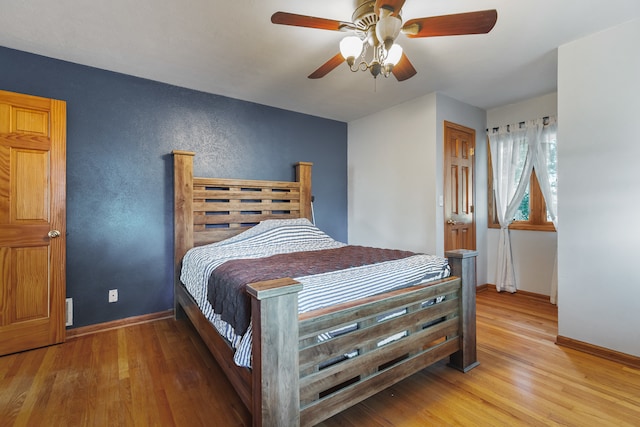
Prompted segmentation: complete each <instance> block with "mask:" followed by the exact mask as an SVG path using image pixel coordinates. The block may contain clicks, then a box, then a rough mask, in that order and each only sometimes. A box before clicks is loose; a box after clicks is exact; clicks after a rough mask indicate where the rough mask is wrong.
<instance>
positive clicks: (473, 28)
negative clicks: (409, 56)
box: [402, 9, 498, 38]
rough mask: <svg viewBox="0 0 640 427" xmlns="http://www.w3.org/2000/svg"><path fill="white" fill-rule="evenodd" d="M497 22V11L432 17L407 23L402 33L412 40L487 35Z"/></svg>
mask: <svg viewBox="0 0 640 427" xmlns="http://www.w3.org/2000/svg"><path fill="white" fill-rule="evenodd" d="M497 20H498V12H497V11H496V10H495V9H491V10H482V11H479V12H467V13H457V14H453V15H443V16H432V17H429V18H418V19H411V20H409V21H407V22H406V23H405V24H404V26H403V27H402V32H403V33H405V34H406V35H407V37H410V38H415V37H438V36H459V35H464V34H486V33H488V32H489V31H491V29H492V28H493V26H494V25H496V21H497Z"/></svg>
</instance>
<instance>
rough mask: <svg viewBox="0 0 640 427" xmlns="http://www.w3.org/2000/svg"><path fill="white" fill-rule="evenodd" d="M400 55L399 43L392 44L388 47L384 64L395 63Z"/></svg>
mask: <svg viewBox="0 0 640 427" xmlns="http://www.w3.org/2000/svg"><path fill="white" fill-rule="evenodd" d="M401 57H402V47H401V46H400V45H399V44H394V45H393V46H391V49H389V52H388V53H387V59H386V60H385V61H384V63H385V64H391V65H396V64H397V63H398V61H400V58H401Z"/></svg>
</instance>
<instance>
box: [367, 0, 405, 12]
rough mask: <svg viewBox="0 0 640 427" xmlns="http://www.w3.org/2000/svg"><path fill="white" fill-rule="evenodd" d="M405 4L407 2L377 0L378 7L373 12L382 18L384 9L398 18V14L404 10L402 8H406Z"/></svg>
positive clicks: (402, 0)
mask: <svg viewBox="0 0 640 427" xmlns="http://www.w3.org/2000/svg"><path fill="white" fill-rule="evenodd" d="M404 2H405V0H376V5H375V6H374V9H373V11H374V12H375V14H376V16H380V9H381V8H384V9H388V10H391V11H392V13H391V15H392V16H398V13H400V9H402V6H404Z"/></svg>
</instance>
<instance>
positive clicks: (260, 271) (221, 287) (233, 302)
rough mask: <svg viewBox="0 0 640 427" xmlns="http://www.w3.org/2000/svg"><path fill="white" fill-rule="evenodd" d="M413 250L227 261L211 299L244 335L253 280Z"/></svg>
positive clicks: (360, 249)
mask: <svg viewBox="0 0 640 427" xmlns="http://www.w3.org/2000/svg"><path fill="white" fill-rule="evenodd" d="M412 255H414V253H413V252H409V251H400V250H394V249H379V248H370V247H365V246H344V247H341V248H337V249H325V250H319V251H308V252H295V253H290V254H281V255H273V256H270V257H266V258H257V259H239V260H232V261H227V262H225V263H224V264H222V265H220V266H219V267H217V268H216V269H215V270H214V271H213V274H212V275H211V277H210V278H209V286H208V299H209V302H210V303H211V305H212V306H213V309H214V311H215V312H216V313H219V314H220V315H221V317H222V320H224V321H226V322H227V323H229V324H230V325H231V326H232V327H233V328H234V330H235V332H236V334H238V335H243V334H244V333H245V332H246V330H247V328H248V326H249V322H250V313H251V311H250V310H251V307H250V300H249V296H248V295H247V293H246V292H245V287H246V285H247V284H249V283H254V282H260V281H263V280H271V279H279V278H283V277H291V278H296V277H304V276H310V275H313V274H321V273H326V272H329V271H338V270H344V269H346V268H350V267H360V266H363V265H368V264H375V263H379V262H384V261H391V260H396V259H401V258H407V257H409V256H412Z"/></svg>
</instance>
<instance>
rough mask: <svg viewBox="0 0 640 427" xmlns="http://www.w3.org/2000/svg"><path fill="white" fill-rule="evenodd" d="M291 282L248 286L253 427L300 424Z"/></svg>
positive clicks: (294, 299)
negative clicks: (250, 324) (251, 347)
mask: <svg viewBox="0 0 640 427" xmlns="http://www.w3.org/2000/svg"><path fill="white" fill-rule="evenodd" d="M301 289H302V285H301V284H300V283H298V282H296V281H295V280H293V279H289V278H285V279H276V280H268V281H264V282H257V283H252V284H249V285H247V292H248V293H249V295H250V296H251V322H252V325H253V326H252V327H253V358H252V371H253V372H252V374H253V381H252V384H253V391H252V401H253V408H252V410H251V413H252V415H253V426H254V427H271V426H298V425H300V385H299V380H300V378H299V377H300V374H299V371H298V359H299V350H298V292H299V291H300V290H301Z"/></svg>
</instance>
